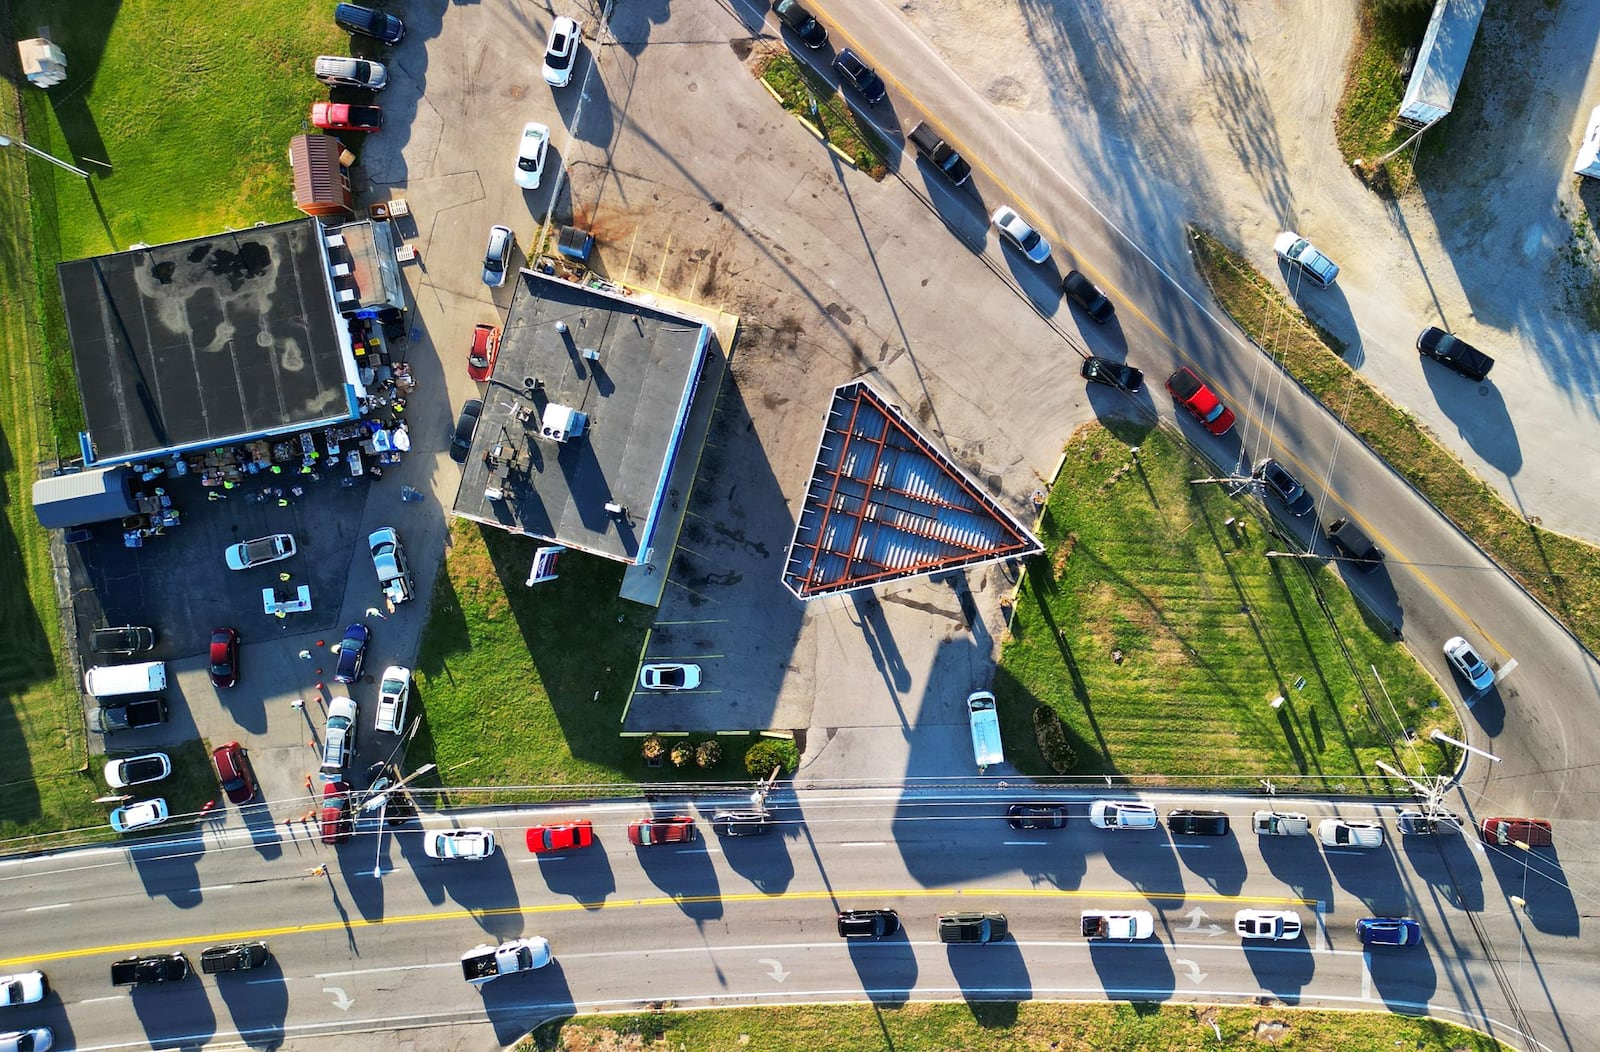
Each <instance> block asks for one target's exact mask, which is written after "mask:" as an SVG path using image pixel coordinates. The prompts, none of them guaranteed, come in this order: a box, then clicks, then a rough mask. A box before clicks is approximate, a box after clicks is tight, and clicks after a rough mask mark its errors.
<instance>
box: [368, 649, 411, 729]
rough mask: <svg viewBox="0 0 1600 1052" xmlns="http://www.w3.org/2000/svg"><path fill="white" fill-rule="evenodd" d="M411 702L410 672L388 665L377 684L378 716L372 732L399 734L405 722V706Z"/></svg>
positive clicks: (397, 666)
mask: <svg viewBox="0 0 1600 1052" xmlns="http://www.w3.org/2000/svg"><path fill="white" fill-rule="evenodd" d="M410 701H411V670H410V669H408V668H406V667H405V666H404V665H390V666H389V667H388V668H386V669H384V670H383V678H382V679H381V680H379V682H378V716H377V719H376V720H375V721H374V723H373V727H372V729H373V730H377V731H387V732H388V733H390V734H399V733H400V729H401V727H403V726H404V725H405V722H406V705H407V704H408V703H409V702H410Z"/></svg>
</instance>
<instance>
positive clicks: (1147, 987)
mask: <svg viewBox="0 0 1600 1052" xmlns="http://www.w3.org/2000/svg"><path fill="white" fill-rule="evenodd" d="M1180 960H1181V959H1180ZM1089 963H1090V964H1092V965H1094V972H1095V975H1096V976H1097V977H1098V978H1099V980H1100V987H1101V989H1103V990H1104V991H1105V993H1106V996H1107V997H1110V998H1112V999H1114V1000H1124V999H1126V1000H1130V1001H1165V1000H1167V999H1168V998H1170V997H1171V996H1172V995H1173V993H1174V992H1175V991H1176V990H1177V986H1178V976H1177V973H1176V972H1174V971H1173V970H1172V963H1173V958H1172V957H1169V956H1168V954H1167V945H1166V943H1164V942H1162V941H1161V940H1160V939H1146V940H1144V941H1143V942H1116V943H1112V942H1104V941H1101V940H1095V941H1094V942H1091V943H1089Z"/></svg>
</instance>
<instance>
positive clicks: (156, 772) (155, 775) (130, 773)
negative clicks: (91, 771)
mask: <svg viewBox="0 0 1600 1052" xmlns="http://www.w3.org/2000/svg"><path fill="white" fill-rule="evenodd" d="M171 773H172V760H171V759H169V758H168V757H167V754H166V753H164V752H147V753H144V754H142V755H140V756H128V757H124V758H123V759H120V760H110V761H108V762H107V763H106V770H105V774H106V784H107V785H109V786H110V787H111V788H113V789H126V788H128V786H130V785H144V784H145V783H146V782H159V781H161V779H163V778H165V777H166V776H167V775H169V774H171Z"/></svg>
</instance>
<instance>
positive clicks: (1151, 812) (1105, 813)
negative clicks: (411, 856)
mask: <svg viewBox="0 0 1600 1052" xmlns="http://www.w3.org/2000/svg"><path fill="white" fill-rule="evenodd" d="M1089 824H1090V825H1092V826H1094V827H1095V828H1096V829H1154V828H1156V826H1157V825H1159V824H1160V818H1159V816H1158V815H1157V814H1156V809H1155V808H1153V807H1151V806H1150V805H1149V804H1135V803H1128V802H1125V801H1122V800H1096V801H1095V802H1094V803H1092V804H1090V805H1089Z"/></svg>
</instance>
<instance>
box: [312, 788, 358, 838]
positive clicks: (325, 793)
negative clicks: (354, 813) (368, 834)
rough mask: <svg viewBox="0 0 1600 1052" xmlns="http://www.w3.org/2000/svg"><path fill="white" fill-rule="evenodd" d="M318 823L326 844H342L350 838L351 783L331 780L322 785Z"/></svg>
mask: <svg viewBox="0 0 1600 1052" xmlns="http://www.w3.org/2000/svg"><path fill="white" fill-rule="evenodd" d="M317 825H318V828H319V829H320V831H321V834H322V842H323V843H324V844H342V843H344V842H345V841H346V840H349V839H350V827H351V825H352V823H351V819H350V784H349V783H348V782H344V781H337V782H329V783H328V784H327V785H324V786H323V787H322V809H321V810H320V811H319V812H318V813H317Z"/></svg>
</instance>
